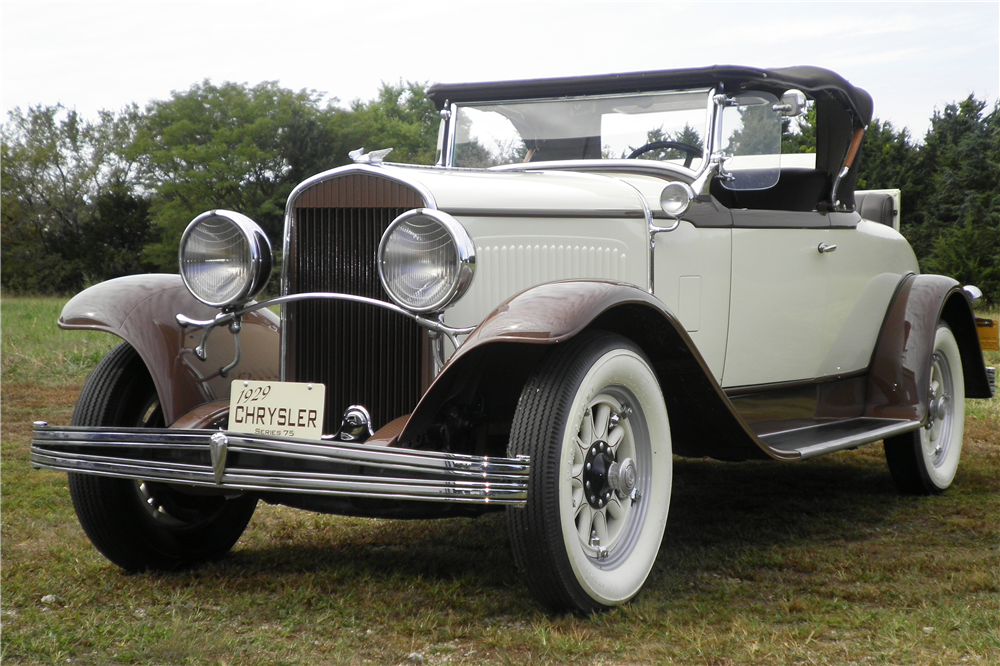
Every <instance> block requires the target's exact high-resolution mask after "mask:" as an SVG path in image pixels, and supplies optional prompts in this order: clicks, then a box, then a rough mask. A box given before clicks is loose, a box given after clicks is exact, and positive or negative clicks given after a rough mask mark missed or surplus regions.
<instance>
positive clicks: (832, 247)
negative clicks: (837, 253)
mask: <svg viewBox="0 0 1000 666" xmlns="http://www.w3.org/2000/svg"><path fill="white" fill-rule="evenodd" d="M816 249H817V250H819V253H820V254H826V253H827V252H833V251H834V250H836V249H837V246H836V245H833V244H829V245H828V244H826V243H820V244H819V245H818V246H817V247H816Z"/></svg>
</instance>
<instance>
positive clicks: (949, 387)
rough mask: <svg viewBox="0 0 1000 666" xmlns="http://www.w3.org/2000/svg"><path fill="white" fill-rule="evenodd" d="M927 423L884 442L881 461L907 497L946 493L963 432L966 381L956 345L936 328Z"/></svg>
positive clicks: (946, 330)
mask: <svg viewBox="0 0 1000 666" xmlns="http://www.w3.org/2000/svg"><path fill="white" fill-rule="evenodd" d="M929 393H930V404H929V405H928V412H927V423H926V425H925V426H923V427H921V428H919V429H917V430H914V431H912V432H908V433H905V434H903V435H898V436H896V437H890V438H888V439H886V440H885V459H886V462H887V463H888V465H889V471H890V472H891V473H892V479H893V481H895V483H896V487H897V488H898V489H899V491H900V492H902V493H907V494H910V495H930V494H935V493H940V492H942V491H944V490H946V489H947V488H948V487H949V486H950V485H951V482H952V481H953V480H954V479H955V473H956V472H957V471H958V459H959V457H960V456H961V455H962V438H963V436H964V432H965V376H964V375H963V373H962V355H961V353H960V352H959V349H958V342H957V341H956V340H955V335H954V334H953V333H952V332H951V329H950V328H949V327H948V324H945V323H944V322H942V323H941V324H939V325H938V328H937V331H936V332H935V335H934V352H933V354H932V355H931V383H930V391H929Z"/></svg>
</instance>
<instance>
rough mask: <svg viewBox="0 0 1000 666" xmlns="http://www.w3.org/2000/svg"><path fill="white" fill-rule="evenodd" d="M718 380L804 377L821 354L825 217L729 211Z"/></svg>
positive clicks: (736, 382) (741, 382) (728, 383)
mask: <svg viewBox="0 0 1000 666" xmlns="http://www.w3.org/2000/svg"><path fill="white" fill-rule="evenodd" d="M733 224H734V228H733V240H732V248H733V250H732V251H733V272H732V288H731V303H730V319H729V339H728V343H727V346H726V361H725V372H724V374H723V381H722V384H723V386H725V387H734V386H750V385H759V384H773V383H778V382H789V381H800V380H809V379H813V378H815V377H816V376H818V373H819V371H820V365H821V362H822V361H823V360H824V358H825V357H826V353H825V350H824V346H825V345H826V344H827V343H826V341H825V334H824V324H825V319H826V306H827V298H828V278H829V263H830V262H829V259H830V257H831V255H832V254H833V253H831V252H821V251H820V248H821V246H824V247H825V245H828V244H829V240H830V238H829V234H830V220H829V216H827V215H823V214H820V213H803V212H787V211H774V210H733Z"/></svg>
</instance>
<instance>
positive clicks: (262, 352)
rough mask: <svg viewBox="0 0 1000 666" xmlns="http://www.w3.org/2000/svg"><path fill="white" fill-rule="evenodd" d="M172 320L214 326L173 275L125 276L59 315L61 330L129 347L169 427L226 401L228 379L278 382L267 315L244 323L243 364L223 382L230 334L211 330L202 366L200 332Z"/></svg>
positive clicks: (275, 332)
mask: <svg viewBox="0 0 1000 666" xmlns="http://www.w3.org/2000/svg"><path fill="white" fill-rule="evenodd" d="M176 314H184V315H187V316H188V317H191V318H193V319H212V318H213V317H215V315H216V314H218V310H216V309H214V308H210V307H208V306H207V305H204V304H202V303H200V302H199V301H197V300H196V299H195V298H194V297H193V296H192V295H191V294H190V293H189V292H188V290H187V289H186V288H185V287H184V284H183V282H182V281H181V278H180V276H179V275H163V274H150V275H130V276H127V277H122V278H117V279H115V280H109V281H107V282H102V283H101V284H98V285H94V286H93V287H90V288H89V289H86V290H84V291H82V292H80V293H79V294H77V295H76V296H74V297H73V298H72V299H71V300H70V301H69V302H68V303H67V304H66V306H65V307H64V308H63V311H62V315H60V317H59V326H60V327H61V328H65V329H89V330H95V331H107V332H108V333H113V334H114V335H117V336H118V337H120V338H122V339H123V340H125V341H126V342H128V343H129V344H130V345H132V346H133V347H134V348H135V350H136V351H137V352H138V353H139V356H140V357H142V360H143V361H144V362H145V363H146V367H147V368H148V369H149V372H150V374H151V375H152V376H153V383H154V384H155V385H156V392H157V394H158V395H159V397H160V405H161V407H162V409H163V415H164V418H165V420H166V422H167V423H173V422H174V421H175V420H176V419H178V418H179V417H180V416H181V415H182V414H184V413H186V412H188V411H190V410H191V409H193V408H195V407H197V406H199V405H201V404H203V403H206V402H211V401H215V400H224V399H228V397H229V388H230V383H231V382H232V380H233V379H257V380H275V379H278V358H279V353H280V342H279V322H278V318H277V316H275V315H274V314H273V313H272V312H270V311H268V310H266V309H264V310H258V311H257V312H254V313H252V314H249V315H246V316H244V317H243V330H242V332H241V333H240V346H241V348H242V355H241V361H240V364H239V365H238V366H236V368H235V369H233V370H232V371H230V372H229V374H228V376H227V377H222V376H221V375H220V373H219V370H220V368H223V367H225V366H226V365H228V364H229V363H230V362H232V360H233V358H234V355H235V348H234V345H233V336H232V334H231V333H230V332H229V330H228V329H227V328H226V327H220V328H219V329H216V330H214V331H212V333H211V335H209V338H208V342H207V344H206V349H207V352H208V360H206V361H201V360H199V359H198V357H197V356H195V354H194V349H195V347H197V346H198V344H199V343H200V342H201V338H202V331H201V330H198V329H184V328H181V327H180V326H179V325H178V324H177V320H176V319H175V318H174V315H176Z"/></svg>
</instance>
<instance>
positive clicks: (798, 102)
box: [774, 90, 806, 118]
mask: <svg viewBox="0 0 1000 666" xmlns="http://www.w3.org/2000/svg"><path fill="white" fill-rule="evenodd" d="M774 110H775V111H780V112H781V115H783V116H784V117H786V118H795V117H797V116H801V115H802V114H803V113H805V111H806V96H805V93H803V92H802V91H801V90H789V91H788V92H786V93H785V94H784V95H782V96H781V103H780V104H776V105H775V107H774Z"/></svg>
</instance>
